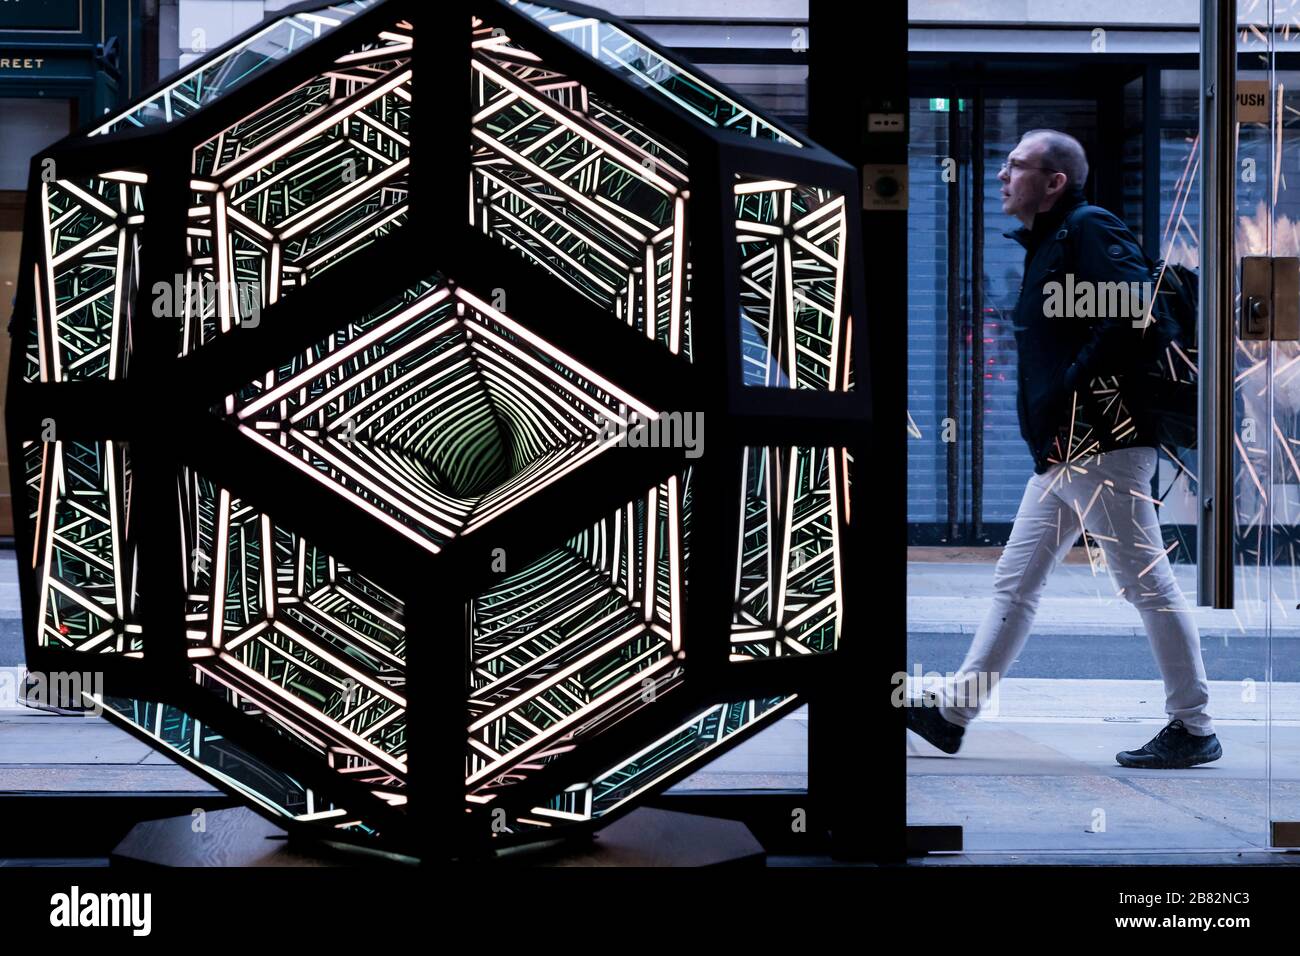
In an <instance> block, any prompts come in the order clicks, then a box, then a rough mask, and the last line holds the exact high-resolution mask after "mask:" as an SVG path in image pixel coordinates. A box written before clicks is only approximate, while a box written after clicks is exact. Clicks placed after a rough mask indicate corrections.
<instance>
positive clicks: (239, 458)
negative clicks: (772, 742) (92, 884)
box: [8, 0, 871, 857]
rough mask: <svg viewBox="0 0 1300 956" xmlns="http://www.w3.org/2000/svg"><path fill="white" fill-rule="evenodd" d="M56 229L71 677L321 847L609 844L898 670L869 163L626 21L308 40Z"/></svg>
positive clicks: (411, 30)
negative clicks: (822, 700)
mask: <svg viewBox="0 0 1300 956" xmlns="http://www.w3.org/2000/svg"><path fill="white" fill-rule="evenodd" d="M467 81H468V91H467V90H466V83H467ZM466 93H468V95H466ZM28 195H29V209H28V216H27V220H26V222H27V224H28V225H27V233H26V235H25V238H24V250H23V266H22V270H23V271H22V275H21V286H20V290H19V295H18V300H17V311H16V313H15V322H14V325H13V330H14V335H15V342H16V343H17V345H16V347H15V350H14V354H13V372H12V374H11V376H10V392H9V404H8V427H9V435H10V443H11V448H10V451H11V461H13V462H14V465H13V469H14V486H15V487H16V488H21V489H24V494H23V496H22V497H20V498H19V500H20V501H22V502H24V504H25V507H23V508H21V509H20V512H21V513H20V514H19V528H18V533H17V540H18V546H19V549H20V554H21V555H22V556H23V560H22V561H21V562H20V579H21V581H20V583H21V587H22V594H23V606H24V625H25V636H26V649H27V659H28V666H29V668H30V669H32V670H35V671H41V670H45V671H68V670H77V671H87V670H94V671H102V672H103V674H104V686H105V694H104V700H103V704H104V705H105V713H106V715H107V716H109V717H110V718H111V719H113V720H114V721H116V722H117V723H119V724H121V725H122V726H124V727H125V728H127V729H128V730H130V731H131V732H133V733H135V734H137V735H138V736H140V737H142V738H143V739H145V740H147V741H149V742H150V743H151V744H153V745H154V746H156V747H158V748H159V749H160V750H162V751H164V752H165V753H167V754H169V755H170V756H172V757H174V758H175V759H177V760H179V761H181V762H183V763H184V764H185V765H186V766H189V767H191V768H192V769H193V770H195V772H197V773H199V774H201V775H203V776H205V777H206V778H207V779H209V780H211V781H212V782H214V783H215V784H216V785H218V786H220V787H221V788H223V789H225V790H227V791H229V792H231V793H233V794H235V795H237V796H239V797H241V798H242V799H244V800H246V801H247V802H248V803H249V805H250V806H252V807H253V808H254V809H256V810H258V811H259V812H261V813H263V814H265V815H267V816H268V817H270V818H271V819H273V820H275V821H276V822H278V823H280V824H281V825H283V826H285V827H287V828H289V829H291V830H293V831H295V832H299V833H307V834H316V835H318V836H320V837H322V838H329V839H336V840H345V841H360V842H363V843H368V844H372V845H377V846H384V847H389V848H393V849H398V850H402V851H404V852H409V853H413V854H415V855H417V856H421V857H433V856H438V855H448V854H463V853H469V852H474V851H475V850H476V849H482V848H485V847H492V846H494V845H502V844H507V843H510V842H513V841H523V840H530V839H535V838H537V837H539V836H549V835H551V834H553V833H556V832H561V833H563V832H577V831H579V830H582V829H584V828H590V827H594V826H598V825H601V824H603V823H604V822H607V821H608V820H610V819H613V818H614V817H615V816H616V815H617V814H619V813H621V812H623V811H625V810H627V809H629V808H631V807H632V806H634V805H635V804H636V802H637V801H639V800H643V799H645V798H646V797H647V796H648V795H650V794H653V793H655V792H658V791H661V790H663V789H665V788H666V787H668V786H670V785H671V784H672V783H673V782H675V781H677V780H679V779H681V778H682V777H684V776H685V775H686V774H688V773H690V772H691V771H692V770H694V769H697V768H698V767H700V766H701V765H702V764H704V763H706V762H707V761H709V760H711V759H713V758H714V757H715V756H716V755H718V754H720V753H722V752H723V751H725V750H726V749H727V748H729V747H731V746H732V745H734V744H735V743H738V742H739V741H741V740H743V739H744V738H746V737H747V736H749V735H751V734H753V733H754V732H755V731H757V730H759V729H761V728H763V727H765V726H767V725H769V724H770V723H771V722H772V721H773V720H775V719H777V718H779V717H780V716H782V715H783V714H786V713H788V712H789V711H790V710H791V709H792V708H793V707H796V706H798V705H799V704H800V703H801V702H802V701H803V699H804V695H805V694H807V693H815V692H816V691H817V690H818V688H819V687H822V686H823V685H824V682H825V681H826V680H827V677H828V675H829V674H830V672H831V670H832V669H833V668H834V667H835V666H836V650H837V648H839V647H840V646H841V642H843V641H845V640H857V641H861V640H864V639H865V634H864V626H865V619H864V618H865V615H864V612H863V605H864V604H865V597H864V595H863V594H862V593H861V592H862V584H861V582H860V581H858V580H857V578H858V576H860V574H861V569H862V568H863V567H864V554H863V551H864V548H863V545H862V543H861V539H862V538H863V537H864V532H863V529H862V520H861V519H860V518H858V519H857V523H856V524H855V523H854V520H855V516H854V509H853V506H852V503H851V499H850V472H851V470H852V468H853V467H854V465H853V461H854V453H855V451H856V452H857V453H858V454H859V456H860V449H861V448H862V447H864V445H865V442H866V441H867V430H868V428H869V427H870V425H871V420H870V414H869V408H870V403H869V401H868V399H867V397H866V396H867V392H868V385H869V383H868V381H867V378H866V371H867V360H866V348H865V341H866V336H865V334H864V325H863V319H862V301H863V289H862V287H861V277H860V274H859V272H858V271H857V270H856V269H853V268H851V265H850V264H852V263H855V262H858V261H860V256H861V254H860V251H859V243H860V241H861V240H860V236H859V225H858V222H859V220H858V213H857V210H856V208H855V203H854V201H853V197H855V196H856V195H857V185H856V173H855V171H854V170H853V169H852V168H851V167H849V166H847V165H846V164H844V163H842V162H841V161H840V160H838V159H836V158H835V157H834V156H831V155H830V154H828V153H826V152H825V151H824V150H822V149H820V148H819V147H817V146H816V145H815V144H814V143H811V142H809V141H808V140H807V139H806V138H805V137H803V136H801V135H796V134H794V133H791V132H789V131H787V130H786V129H784V128H783V127H782V126H781V125H780V124H778V123H775V122H773V121H771V120H769V119H767V118H765V117H763V116H761V115H760V114H759V113H758V112H757V111H755V110H754V109H753V108H751V107H749V106H747V105H745V104H744V103H743V101H742V100H741V99H740V98H739V97H736V96H734V95H733V94H731V93H728V92H726V91H725V90H724V89H722V88H721V87H719V86H718V85H717V84H713V83H711V82H709V81H706V80H705V79H703V77H702V76H701V75H700V74H698V73H696V72H694V71H692V70H691V68H689V67H688V66H686V65H684V64H683V63H681V62H680V61H679V60H676V59H674V58H673V57H671V56H670V55H668V54H666V53H664V52H662V51H660V50H658V49H657V48H656V47H655V46H654V44H652V43H651V42H650V41H649V40H647V39H645V38H644V37H642V36H640V35H639V34H638V33H637V32H636V31H634V30H632V29H631V28H629V27H626V26H623V25H621V24H620V23H618V22H617V21H616V20H614V19H612V18H609V17H607V16H605V15H604V14H602V13H599V12H598V11H592V10H586V9H582V8H576V7H569V6H568V5H563V4H555V5H552V6H541V5H537V4H528V3H507V2H500V0H480V2H475V3H449V4H428V5H426V4H422V3H416V2H413V0H407V2H403V0H384V2H379V0H351V2H345V3H338V4H333V5H324V4H313V3H307V4H303V5H300V6H299V7H294V8H291V9H290V10H286V11H284V12H282V13H280V14H277V15H276V18H275V19H273V20H271V21H268V23H267V24H265V25H263V26H262V27H259V28H257V29H256V30H253V31H250V32H249V33H248V34H245V35H244V36H242V37H240V38H238V39H237V40H235V41H233V42H232V43H231V44H229V45H228V46H226V47H224V48H222V49H221V50H218V51H216V52H214V53H212V54H211V55H209V56H208V57H206V58H205V59H203V60H201V61H199V62H198V63H197V64H195V65H194V66H193V67H192V68H190V69H189V71H188V72H186V73H185V74H184V75H183V76H182V77H181V78H180V79H179V80H176V81H172V82H170V83H168V84H167V85H165V86H164V87H163V88H162V89H160V90H159V91H156V92H154V93H152V94H149V95H147V96H145V97H144V98H142V99H141V100H140V101H139V102H138V103H137V104H136V105H134V106H132V107H131V108H129V109H127V110H125V111H123V112H122V113H121V114H119V115H115V116H112V117H109V118H108V119H106V120H105V121H104V122H103V124H102V125H100V126H98V127H96V128H93V129H91V130H90V131H89V132H87V133H83V134H79V135H76V136H73V137H71V138H69V139H67V140H64V141H62V142H60V143H59V144H57V145H55V146H54V147H52V148H51V149H49V150H47V151H46V152H45V153H42V154H41V155H39V156H37V157H35V158H34V159H33V163H32V188H31V189H30V191H29V193H28ZM855 325H856V329H855ZM855 331H856V333H857V334H856V335H855ZM859 460H860V457H859ZM860 509H861V504H860V503H859V504H858V510H859V511H860ZM846 759H847V758H846Z"/></svg>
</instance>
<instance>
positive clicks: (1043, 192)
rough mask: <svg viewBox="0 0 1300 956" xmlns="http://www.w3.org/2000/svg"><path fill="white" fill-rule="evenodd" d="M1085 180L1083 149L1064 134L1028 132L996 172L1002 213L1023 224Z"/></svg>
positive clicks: (1038, 131) (1085, 162) (1032, 220)
mask: <svg viewBox="0 0 1300 956" xmlns="http://www.w3.org/2000/svg"><path fill="white" fill-rule="evenodd" d="M1087 178H1088V159H1087V157H1086V156H1084V154H1083V146H1081V145H1080V144H1079V141H1078V140H1077V139H1075V138H1074V137H1073V136H1071V135H1069V134H1068V133H1062V132H1061V131H1060V130H1055V129H1031V130H1030V131H1029V132H1027V133H1025V134H1024V135H1023V136H1021V137H1020V142H1019V143H1017V144H1016V147H1015V149H1013V150H1012V151H1011V153H1010V155H1008V156H1007V161H1006V163H1004V164H1003V166H1002V169H1001V171H1000V172H999V173H998V179H1000V180H1001V181H1002V183H1003V188H1002V211H1003V212H1005V213H1007V214H1008V215H1010V216H1015V217H1016V218H1017V219H1019V220H1020V221H1021V222H1023V223H1024V224H1025V225H1027V226H1029V225H1032V224H1033V222H1034V217H1035V216H1036V215H1038V213H1040V212H1045V211H1046V210H1048V209H1051V208H1052V207H1053V206H1054V205H1056V201H1057V200H1058V199H1060V198H1061V196H1062V195H1064V194H1065V192H1066V191H1067V190H1068V189H1069V188H1070V187H1072V186H1074V185H1076V184H1077V185H1079V186H1082V185H1083V183H1084V182H1085V181H1086V180H1087Z"/></svg>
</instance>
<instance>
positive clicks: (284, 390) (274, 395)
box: [239, 287, 451, 419]
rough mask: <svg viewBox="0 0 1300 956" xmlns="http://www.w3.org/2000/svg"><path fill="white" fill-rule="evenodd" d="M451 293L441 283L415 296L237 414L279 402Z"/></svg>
mask: <svg viewBox="0 0 1300 956" xmlns="http://www.w3.org/2000/svg"><path fill="white" fill-rule="evenodd" d="M450 295H451V290H450V289H448V288H446V287H442V288H439V289H437V290H435V291H434V292H432V293H431V294H429V295H427V296H423V297H421V298H419V299H417V300H416V301H414V302H412V303H411V304H410V305H409V306H407V307H406V308H405V309H403V310H402V311H401V312H399V313H398V314H397V315H395V316H393V317H392V318H391V319H388V320H386V321H385V322H383V323H382V324H381V325H378V326H376V327H375V328H373V329H371V330H370V331H369V332H367V333H366V334H365V335H362V336H359V337H357V338H355V339H353V340H352V341H351V342H349V343H348V344H347V345H345V346H344V347H343V348H341V349H338V350H336V351H334V352H331V353H330V354H329V355H327V356H326V357H325V358H323V359H321V360H319V361H318V362H315V363H313V364H312V365H310V366H308V367H307V368H305V369H303V371H301V372H299V373H298V374H297V375H295V376H293V377H292V378H290V379H288V380H286V381H285V382H283V383H281V384H280V385H279V386H277V387H276V388H273V389H271V390H270V391H268V392H265V393H264V394H262V395H261V396H259V397H258V398H257V399H255V400H254V401H252V402H250V403H249V404H247V405H245V406H244V407H243V408H242V409H240V411H239V417H240V418H241V419H247V418H249V417H250V416H252V415H255V414H257V413H258V412H260V411H261V410H262V409H263V408H266V407H267V406H268V405H271V404H274V403H275V402H278V401H279V400H280V399H282V398H284V397H285V396H286V395H288V394H289V393H290V392H294V391H297V390H298V389H299V388H305V387H306V386H307V384H308V383H309V382H310V381H311V380H312V379H314V378H316V377H317V376H319V375H322V374H323V373H325V372H328V371H330V370H332V369H335V368H337V367H338V366H339V365H341V364H343V362H345V361H347V359H349V358H351V357H352V356H353V355H355V354H356V353H358V352H360V351H362V350H364V349H367V348H369V347H370V346H371V345H373V344H374V343H375V342H377V341H379V340H380V339H383V338H385V337H386V336H388V335H389V334H390V333H392V332H393V331H395V330H396V329H398V328H399V327H401V326H402V325H405V324H406V322H407V321H408V320H409V319H410V318H411V317H412V316H414V315H416V314H417V313H420V312H425V311H428V310H431V309H432V308H433V307H434V306H436V305H437V304H438V303H439V302H441V301H443V300H444V299H446V298H447V297H449V296H450Z"/></svg>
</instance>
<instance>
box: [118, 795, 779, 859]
mask: <svg viewBox="0 0 1300 956" xmlns="http://www.w3.org/2000/svg"><path fill="white" fill-rule="evenodd" d="M194 824H195V818H194V817H193V816H180V817H168V818H166V819H163V820H148V821H146V822H144V823H138V824H136V826H135V827H134V828H132V830H131V832H130V833H128V834H127V836H126V838H125V839H124V840H122V842H121V843H119V844H118V845H117V848H116V849H115V850H114V851H113V854H112V856H111V858H110V860H111V862H112V864H113V865H115V866H252V867H262V866H327V867H328V866H349V865H352V866H356V865H372V864H375V863H379V862H392V861H393V858H391V857H388V858H384V859H380V858H379V857H377V855H375V854H373V853H370V852H366V851H354V850H347V849H342V848H339V849H335V848H332V847H331V846H329V845H321V846H319V847H318V846H315V845H311V846H308V845H299V844H296V843H291V842H290V841H289V839H288V837H287V835H286V833H285V831H284V830H282V829H280V828H279V827H277V826H276V825H275V824H273V823H271V822H269V821H268V820H266V819H264V818H262V817H260V816H258V815H257V814H256V813H254V812H253V811H251V810H247V809H245V808H243V807H238V808H235V809H231V810H215V811H212V812H210V813H208V814H207V815H206V818H205V820H204V827H205V829H204V830H203V831H202V832H195V831H194ZM766 860H767V857H766V854H765V852H764V850H763V846H762V844H760V843H759V842H758V841H757V840H756V839H754V835H753V834H752V833H750V831H749V828H748V827H746V826H745V825H744V824H743V823H740V822H738V821H736V820H722V819H718V818H716V817H705V816H699V815H697V814H693V813H677V812H674V811H671V810H656V809H653V808H650V807H642V808H641V809H638V810H634V811H632V812H631V813H629V814H627V815H626V816H624V817H620V818H619V819H618V820H615V821H614V822H613V823H611V824H610V825H609V826H607V827H605V828H604V829H603V830H601V831H600V832H599V833H597V834H596V836H595V838H594V839H590V840H582V841H567V840H566V841H556V842H554V843H551V844H548V845H541V846H532V847H519V848H515V849H511V850H507V851H503V852H502V853H500V854H498V855H497V856H496V857H495V862H496V863H497V864H498V865H507V866H736V865H748V866H763V865H764V864H765V863H766ZM408 862H409V861H408Z"/></svg>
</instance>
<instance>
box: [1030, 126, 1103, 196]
mask: <svg viewBox="0 0 1300 956" xmlns="http://www.w3.org/2000/svg"><path fill="white" fill-rule="evenodd" d="M1030 139H1032V140H1033V141H1034V142H1035V144H1036V145H1037V144H1041V146H1042V149H1041V150H1040V151H1039V154H1038V156H1039V159H1040V160H1041V163H1042V165H1043V166H1047V167H1049V168H1051V169H1058V170H1060V171H1061V172H1063V173H1065V179H1066V182H1067V183H1068V184H1069V185H1071V186H1073V185H1075V184H1078V185H1080V186H1082V185H1083V184H1084V183H1085V182H1087V181H1088V157H1087V156H1086V155H1084V152H1083V144H1082V143H1080V142H1079V141H1078V140H1077V139H1075V138H1074V137H1073V136H1071V135H1070V134H1069V133H1062V132H1061V131H1060V130H1058V129H1031V130H1029V131H1028V132H1027V133H1025V134H1024V135H1023V136H1021V137H1020V142H1022V143H1023V142H1025V141H1026V140H1030Z"/></svg>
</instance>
